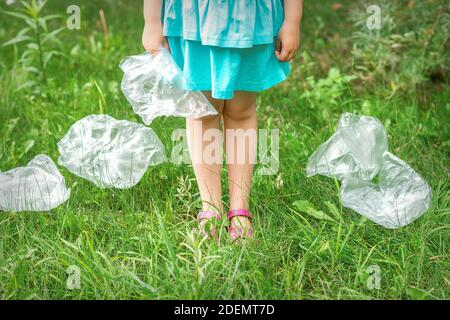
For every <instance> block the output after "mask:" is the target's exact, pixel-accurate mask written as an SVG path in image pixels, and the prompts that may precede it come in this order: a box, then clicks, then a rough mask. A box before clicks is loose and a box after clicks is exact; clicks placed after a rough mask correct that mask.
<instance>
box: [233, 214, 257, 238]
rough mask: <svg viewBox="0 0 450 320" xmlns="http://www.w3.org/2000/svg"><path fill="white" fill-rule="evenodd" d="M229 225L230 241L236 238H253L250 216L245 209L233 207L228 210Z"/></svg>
mask: <svg viewBox="0 0 450 320" xmlns="http://www.w3.org/2000/svg"><path fill="white" fill-rule="evenodd" d="M228 219H229V220H230V226H229V227H228V232H229V234H230V238H231V240H232V241H234V240H236V239H253V238H254V235H253V225H252V222H251V219H252V216H251V215H250V212H249V211H248V210H246V209H235V210H231V211H230V212H228Z"/></svg>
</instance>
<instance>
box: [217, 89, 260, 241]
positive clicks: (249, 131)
mask: <svg viewBox="0 0 450 320" xmlns="http://www.w3.org/2000/svg"><path fill="white" fill-rule="evenodd" d="M223 123H224V129H225V148H226V154H227V164H228V184H229V192H230V209H231V210H233V209H247V210H248V209H249V195H250V187H251V184H252V177H253V167H254V164H255V162H256V148H257V118H256V93H253V92H235V96H234V98H233V99H231V100H226V102H225V107H224V110H223ZM230 223H231V225H233V226H235V227H241V230H243V231H242V232H241V233H242V234H241V235H240V236H243V237H250V236H251V234H252V232H253V228H252V224H251V221H250V220H249V219H248V218H247V217H241V216H240V217H234V218H233V219H232V220H231V222H230Z"/></svg>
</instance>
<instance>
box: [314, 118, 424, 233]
mask: <svg viewBox="0 0 450 320" xmlns="http://www.w3.org/2000/svg"><path fill="white" fill-rule="evenodd" d="M387 146H388V144H387V135H386V131H385V129H384V127H383V125H382V124H381V122H380V121H379V120H378V119H376V118H372V117H367V116H357V115H354V114H351V113H344V114H343V115H342V116H341V119H340V121H339V126H338V130H337V131H336V133H335V134H333V135H332V136H331V138H330V139H328V140H327V141H326V142H325V143H324V144H322V145H321V146H320V147H319V149H318V150H317V151H316V152H314V154H313V155H312V156H311V157H310V158H309V160H308V164H307V168H306V172H307V175H308V176H312V175H315V174H320V175H324V176H327V177H336V178H337V179H339V180H341V181H342V186H341V201H342V204H343V205H344V206H345V207H348V208H351V209H353V210H355V211H356V212H358V213H360V214H361V215H363V216H365V217H367V218H368V219H370V220H372V221H374V222H375V223H378V224H380V225H382V226H384V227H386V228H400V227H403V226H405V225H407V224H409V223H411V222H412V221H414V220H415V219H417V218H418V217H420V216H421V215H422V214H423V213H424V212H425V211H427V210H428V208H429V206H430V200H431V188H430V187H429V186H428V184H427V183H426V182H425V181H424V180H423V179H422V178H421V177H420V175H419V174H417V173H416V172H415V171H414V170H413V169H412V168H411V167H410V166H408V164H407V163H405V162H404V161H402V160H401V159H399V158H397V157H396V156H394V155H393V154H391V153H389V152H388V151H387ZM377 175H378V182H377V183H376V182H374V181H373V178H375V177H376V176H377Z"/></svg>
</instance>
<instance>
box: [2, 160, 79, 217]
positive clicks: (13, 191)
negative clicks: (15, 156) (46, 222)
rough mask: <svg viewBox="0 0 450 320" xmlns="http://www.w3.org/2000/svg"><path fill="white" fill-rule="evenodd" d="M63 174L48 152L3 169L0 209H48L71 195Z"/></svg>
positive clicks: (14, 210)
mask: <svg viewBox="0 0 450 320" xmlns="http://www.w3.org/2000/svg"><path fill="white" fill-rule="evenodd" d="M69 196H70V190H68V189H67V188H66V184H65V181H64V177H63V176H62V175H61V173H60V172H59V171H58V168H57V167H56V165H55V163H54V162H53V161H52V159H50V158H49V157H48V156H46V155H42V154H40V155H37V156H36V157H34V159H33V160H31V161H30V162H29V163H28V164H27V166H25V167H18V168H15V169H12V170H9V171H7V172H0V209H1V210H3V211H12V212H19V211H48V210H51V209H53V208H55V207H57V206H59V205H60V204H62V203H64V202H65V201H66V200H67V199H69Z"/></svg>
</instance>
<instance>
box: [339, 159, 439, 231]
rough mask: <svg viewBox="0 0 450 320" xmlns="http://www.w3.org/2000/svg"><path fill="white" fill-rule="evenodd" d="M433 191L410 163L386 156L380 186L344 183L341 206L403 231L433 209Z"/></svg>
mask: <svg viewBox="0 0 450 320" xmlns="http://www.w3.org/2000/svg"><path fill="white" fill-rule="evenodd" d="M430 200H431V189H430V187H429V186H428V184H427V183H426V182H425V180H423V179H422V178H421V177H420V176H419V175H418V174H417V172H415V171H414V170H413V169H412V168H411V167H410V166H409V165H408V164H407V163H405V162H404V161H402V160H401V159H399V158H398V157H396V156H394V155H393V154H392V153H390V152H386V153H385V154H384V157H383V165H382V167H381V170H380V172H379V173H378V182H377V183H374V182H371V181H365V180H359V179H354V178H348V179H344V180H343V181H342V186H341V201H342V204H343V205H344V206H345V207H347V208H351V209H353V210H355V211H356V212H358V213H360V214H361V215H363V216H365V217H367V218H368V219H370V220H372V221H374V222H376V223H378V224H380V225H382V226H384V227H386V228H393V229H394V228H400V227H403V226H406V225H407V224H409V223H411V222H413V221H414V220H416V219H417V218H418V217H420V216H421V215H422V214H423V213H424V212H425V211H427V210H428V209H429V207H430Z"/></svg>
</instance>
